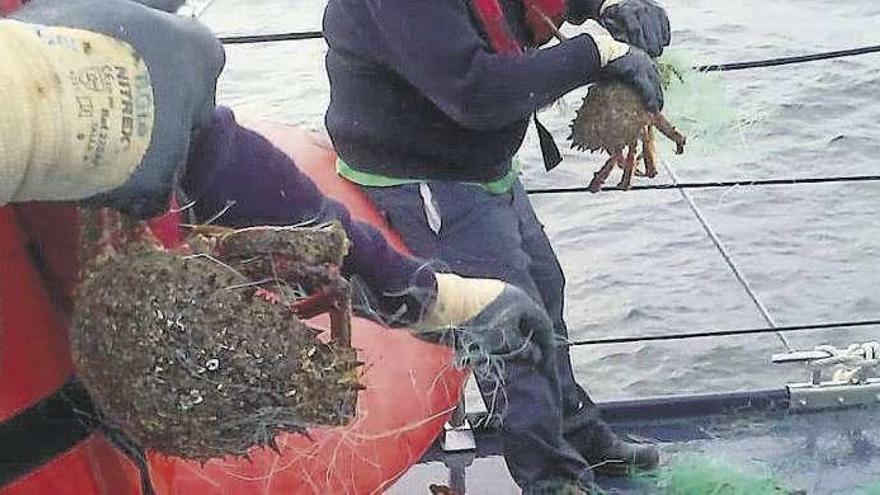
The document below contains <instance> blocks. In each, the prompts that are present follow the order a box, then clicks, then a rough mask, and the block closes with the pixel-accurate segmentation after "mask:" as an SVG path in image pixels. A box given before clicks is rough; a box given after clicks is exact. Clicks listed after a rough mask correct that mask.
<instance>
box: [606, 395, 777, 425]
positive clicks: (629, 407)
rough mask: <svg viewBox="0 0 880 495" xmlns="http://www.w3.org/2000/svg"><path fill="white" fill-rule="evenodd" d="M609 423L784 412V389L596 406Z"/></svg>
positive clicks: (638, 400)
mask: <svg viewBox="0 0 880 495" xmlns="http://www.w3.org/2000/svg"><path fill="white" fill-rule="evenodd" d="M598 406H599V410H600V411H601V413H602V418H603V419H605V421H608V422H609V423H619V422H631V421H650V420H658V419H673V418H687V417H693V416H713V415H722V414H731V413H742V412H758V411H781V410H786V409H788V406H789V394H788V390H786V389H773V390H754V391H746V392H725V393H718V394H702V395H675V396H669V397H652V398H645V399H634V400H623V401H614V402H605V403H601V404H599V405H598Z"/></svg>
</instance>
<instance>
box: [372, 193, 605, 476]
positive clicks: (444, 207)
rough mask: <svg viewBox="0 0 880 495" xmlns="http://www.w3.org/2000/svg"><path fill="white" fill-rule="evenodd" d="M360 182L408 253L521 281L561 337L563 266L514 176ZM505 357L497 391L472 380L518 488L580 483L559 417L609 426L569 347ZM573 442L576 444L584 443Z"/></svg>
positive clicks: (572, 424)
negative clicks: (526, 358) (540, 359)
mask: <svg viewBox="0 0 880 495" xmlns="http://www.w3.org/2000/svg"><path fill="white" fill-rule="evenodd" d="M363 190H364V191H366V193H367V194H368V195H369V196H370V197H371V198H372V200H373V201H374V203H375V204H376V206H377V207H378V208H379V209H380V210H381V211H382V212H383V214H384V215H385V217H386V218H387V220H388V221H389V223H390V224H391V225H392V227H393V228H394V229H395V230H396V231H397V232H398V233H399V234H400V235H401V236H402V237H403V240H404V242H405V243H406V245H407V246H408V247H409V248H410V250H412V252H413V254H415V255H417V256H420V257H422V258H425V259H429V260H435V261H436V262H437V263H438V264H439V266H438V268H439V269H441V270H444V269H445V270H446V271H450V272H453V273H456V274H459V275H462V276H465V277H480V278H495V279H499V280H502V281H504V282H507V283H510V284H512V285H515V286H517V287H520V288H521V289H523V290H524V291H526V292H527V293H528V294H529V295H531V296H532V297H533V298H534V299H535V300H536V301H538V302H539V303H542V304H543V306H544V308H545V309H546V310H547V312H548V314H549V315H550V318H551V319H552V320H553V323H554V327H555V331H556V333H557V335H558V337H559V341H560V342H564V341H565V340H567V338H568V331H567V329H566V326H565V322H564V321H563V318H562V313H563V297H564V295H563V292H564V286H565V279H564V276H563V273H562V269H561V267H560V265H559V261H558V260H557V258H556V254H555V253H554V252H553V248H552V247H551V245H550V241H549V239H547V236H546V234H545V233H544V227H543V225H541V223H540V222H539V221H538V218H537V216H536V215H535V212H534V210H533V209H532V206H531V203H530V202H529V199H528V197H527V195H526V192H525V190H524V189H523V187H522V185H521V184H520V183H519V182H517V183H516V184H515V186H514V187H513V188H512V190H511V191H509V192H507V193H504V194H498V195H494V194H490V193H489V192H487V191H486V190H484V189H483V188H481V187H480V186H476V185H470V184H462V183H457V182H441V181H428V182H425V183H423V184H408V185H403V186H395V187H364V188H363ZM505 364H506V366H505V367H504V368H505V374H504V376H503V377H502V378H503V379H502V384H501V385H502V386H501V387H500V391H499V390H497V389H498V387H496V386H495V385H496V384H495V383H491V380H487V379H486V378H483V379H479V376H478V381H479V385H480V390H481V392H482V393H483V396H484V399H485V400H486V403H487V406H488V407H489V409H490V411H492V410H493V409H494V410H495V411H497V412H500V415H501V428H502V435H503V437H504V455H505V459H506V461H507V464H508V468H509V469H510V471H511V474H512V475H513V477H514V479H515V480H516V481H517V483H518V484H519V485H520V486H521V487H524V488H526V487H528V486H532V485H534V484H536V483H540V482H543V481H546V480H547V479H548V478H552V477H554V476H557V477H565V478H568V479H572V478H575V479H577V478H578V477H580V478H581V479H582V480H583V481H587V478H585V477H590V476H591V475H590V474H589V469H588V468H587V464H586V461H585V460H584V459H583V457H581V455H580V454H577V453H576V452H573V449H572V446H570V445H569V443H568V442H567V441H566V440H565V439H564V437H563V423H564V422H565V424H566V425H568V428H569V429H571V428H577V429H580V430H583V429H584V428H587V429H591V428H592V429H599V430H601V432H598V433H597V434H593V433H590V434H588V435H586V436H587V437H590V438H599V439H604V437H607V435H608V434H610V432H608V430H607V426H605V425H604V423H602V422H601V421H600V420H598V419H597V416H596V413H595V409H596V408H595V405H594V404H593V403H592V402H591V401H590V399H589V397H588V396H587V394H586V392H584V390H583V389H582V388H581V387H580V386H579V385H578V384H577V383H575V380H574V375H573V373H572V369H571V359H570V357H569V352H568V346H565V345H560V346H559V347H558V352H557V355H556V356H553V357H552V358H551V359H548V360H546V361H545V365H544V366H537V367H536V366H533V365H531V364H528V363H524V362H507V363H505ZM542 368H543V369H542ZM478 375H479V374H478ZM574 418H579V419H574ZM600 443H607V442H605V441H603V442H600ZM576 447H577V450H579V451H580V452H581V453H583V452H584V451H583V447H584V446H576ZM584 472H586V473H587V474H584Z"/></svg>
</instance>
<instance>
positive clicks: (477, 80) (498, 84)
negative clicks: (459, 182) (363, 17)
mask: <svg viewBox="0 0 880 495" xmlns="http://www.w3.org/2000/svg"><path fill="white" fill-rule="evenodd" d="M364 1H365V2H367V9H368V11H369V13H370V15H371V16H372V21H373V22H374V23H375V24H376V26H377V32H378V33H380V36H381V39H380V40H379V41H378V42H379V43H381V52H382V54H383V57H384V60H383V61H382V62H383V63H385V64H386V65H387V66H388V67H390V68H391V69H392V70H394V71H395V72H396V73H398V74H400V75H401V76H402V77H403V78H404V79H405V80H406V81H407V82H409V83H410V84H412V85H413V86H414V87H416V88H417V89H418V90H419V91H420V92H421V93H422V94H424V95H425V96H426V97H427V98H428V99H430V100H431V101H432V102H433V103H434V104H435V105H437V107H438V108H440V109H441V111H443V112H444V113H445V114H446V115H448V116H449V117H450V118H451V119H453V120H454V121H456V122H457V123H458V124H459V125H462V126H464V127H467V128H473V129H494V128H501V127H505V126H507V125H510V124H512V123H514V122H517V121H519V120H522V119H523V118H525V117H527V116H528V115H529V114H531V113H532V112H534V111H535V110H537V109H538V108H541V107H544V106H546V105H549V104H550V103H552V102H553V101H555V100H557V99H558V98H559V97H561V96H562V95H564V94H565V93H567V92H569V91H571V90H573V89H575V88H577V87H578V86H582V85H584V84H587V83H588V82H590V80H591V79H592V77H593V76H594V75H595V74H596V72H597V71H598V70H599V68H600V61H599V55H598V52H597V49H596V46H595V43H593V41H592V39H590V38H589V37H588V36H586V35H580V36H577V37H574V38H572V39H570V40H568V41H566V42H564V43H561V44H559V45H556V46H554V47H551V48H546V49H540V50H533V51H530V52H528V53H526V54H525V56H510V55H504V54H496V53H493V52H491V51H490V49H489V46H488V44H487V43H486V42H485V41H484V40H483V39H482V38H481V37H480V35H479V33H478V32H477V30H476V29H475V28H474V26H473V24H472V20H471V17H470V11H469V9H468V7H467V4H466V2H463V1H461V0H364Z"/></svg>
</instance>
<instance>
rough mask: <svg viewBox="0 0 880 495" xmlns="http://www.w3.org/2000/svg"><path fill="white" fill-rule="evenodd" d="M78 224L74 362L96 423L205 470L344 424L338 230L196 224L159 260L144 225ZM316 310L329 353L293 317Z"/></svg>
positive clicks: (354, 389)
mask: <svg viewBox="0 0 880 495" xmlns="http://www.w3.org/2000/svg"><path fill="white" fill-rule="evenodd" d="M81 216H82V224H83V228H82V233H81V245H82V250H81V252H82V258H83V260H82V263H81V282H80V286H79V288H78V292H77V302H76V310H75V312H74V322H73V323H74V324H73V328H72V330H71V343H72V351H73V358H74V362H75V364H76V369H77V374H78V376H79V378H80V380H81V381H82V382H83V384H84V385H85V386H86V388H87V389H88V391H89V392H90V394H91V396H92V398H93V400H94V402H95V404H96V406H97V409H98V410H99V411H100V413H101V414H102V416H103V417H104V420H105V421H107V422H108V423H110V424H111V425H112V426H114V427H115V428H117V429H121V430H122V431H123V432H124V433H125V434H127V436H128V437H129V438H130V439H131V440H132V441H134V442H135V443H137V444H138V445H140V446H142V447H144V448H149V449H152V450H155V451H158V452H161V453H164V454H168V455H174V456H179V457H184V458H189V459H198V460H206V459H210V458H216V457H222V456H225V455H233V456H242V455H247V451H248V450H249V449H250V448H251V447H253V446H258V445H259V446H269V447H271V448H275V449H276V450H277V446H276V445H275V443H274V442H275V441H274V439H275V437H276V435H277V434H278V433H280V432H299V433H304V434H305V433H306V428H308V427H309V426H311V425H341V424H345V423H346V422H347V421H348V420H350V419H351V418H352V417H353V415H354V410H355V408H354V406H355V401H356V397H357V393H358V390H360V389H361V388H362V386H361V385H360V384H359V383H358V380H359V377H360V371H359V368H358V367H359V365H360V364H361V363H358V362H357V360H356V356H355V353H354V351H353V350H352V349H351V347H350V337H349V328H350V295H349V290H348V284H347V283H346V281H345V280H344V279H343V278H342V277H341V276H340V273H339V267H340V266H341V264H342V259H343V257H344V256H345V255H346V253H347V250H348V241H347V239H346V236H345V234H344V231H343V230H342V228H341V227H340V226H339V225H338V224H330V225H327V226H323V227H317V228H294V227H257V228H248V229H241V230H235V229H225V228H218V227H204V226H195V227H192V228H191V229H190V235H189V236H188V238H187V242H186V244H184V245H183V246H181V247H179V248H177V249H174V250H169V249H165V248H163V247H162V246H161V244H160V243H159V242H158V240H157V239H156V238H155V237H153V236H152V235H151V231H150V230H149V229H148V228H147V227H146V225H145V224H143V223H140V222H132V221H129V220H126V219H125V218H123V217H122V216H120V215H118V214H116V213H113V212H109V211H108V210H91V211H87V210H83V211H82V215H81ZM324 312H329V313H330V317H331V318H330V319H331V330H332V338H331V339H330V342H329V343H328V342H324V341H322V340H320V339H318V334H319V333H320V331H318V330H315V329H312V328H310V327H309V326H307V325H306V324H305V323H304V322H303V321H302V320H301V319H300V318H310V317H313V316H316V315H318V314H320V313H324Z"/></svg>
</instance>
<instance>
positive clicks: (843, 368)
mask: <svg viewBox="0 0 880 495" xmlns="http://www.w3.org/2000/svg"><path fill="white" fill-rule="evenodd" d="M816 350H817V351H821V352H826V353H828V357H827V358H822V359H817V360H815V361H813V362H812V365H813V366H815V367H818V368H831V367H837V368H838V369H837V370H836V371H835V372H834V377H833V380H834V381H841V382H850V383H853V384H856V383H862V382H863V381H864V380H865V379H867V378H868V376H869V375H871V374H873V373H874V372H875V371H876V370H878V368H880V342H877V341H874V342H865V343H863V344H853V345H851V346H849V347H847V348H846V349H838V348H836V347H834V346H830V345H820V346H817V347H816Z"/></svg>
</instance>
